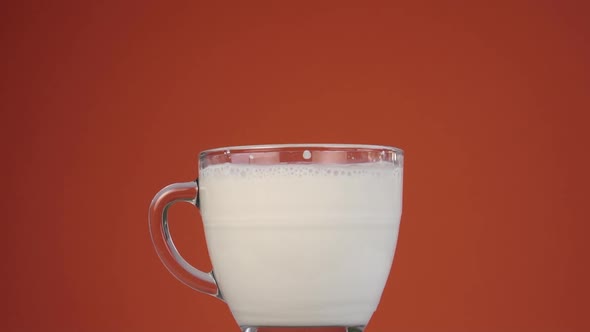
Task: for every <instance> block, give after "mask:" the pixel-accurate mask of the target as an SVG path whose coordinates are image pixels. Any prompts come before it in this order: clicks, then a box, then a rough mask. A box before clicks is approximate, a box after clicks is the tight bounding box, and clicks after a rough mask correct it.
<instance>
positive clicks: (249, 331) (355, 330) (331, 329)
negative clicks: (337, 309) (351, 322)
mask: <svg viewBox="0 0 590 332" xmlns="http://www.w3.org/2000/svg"><path fill="white" fill-rule="evenodd" d="M240 328H241V329H242V332H363V331H364V330H365V326H317V327H316V326H313V327H312V326H301V327H295V326H292V327H291V326H290V327H271V326H260V327H256V326H241V327H240Z"/></svg>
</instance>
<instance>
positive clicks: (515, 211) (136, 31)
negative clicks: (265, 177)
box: [0, 1, 590, 331]
mask: <svg viewBox="0 0 590 332" xmlns="http://www.w3.org/2000/svg"><path fill="white" fill-rule="evenodd" d="M212 2H214V1H208V2H204V1H203V2H184V3H174V4H173V3H170V2H164V1H162V2H159V3H157V4H156V3H154V2H148V1H143V2H140V1H119V2H117V1H112V2H110V3H103V2H98V1H96V2H95V1H72V2H59V1H39V2H27V1H22V2H15V3H13V4H8V3H6V2H4V3H3V4H2V5H0V6H2V8H1V10H0V13H1V14H0V15H1V16H2V17H1V22H0V25H1V30H0V31H1V35H0V36H1V39H0V40H1V43H2V46H1V50H2V51H1V54H0V57H1V58H2V61H1V66H2V73H1V74H0V77H1V90H0V93H1V95H0V96H1V104H0V106H1V111H2V121H1V126H2V128H1V129H2V130H1V134H0V135H1V143H0V144H1V145H0V147H1V148H2V150H1V151H2V166H1V167H2V173H1V174H2V183H3V186H2V211H3V223H2V235H3V236H2V241H1V243H2V244H1V245H2V248H3V249H2V258H3V261H2V267H1V268H2V283H0V287H1V288H0V290H1V292H2V293H1V294H2V295H1V296H0V299H1V300H0V301H1V304H2V305H3V309H2V313H1V315H2V316H1V317H2V323H1V325H2V326H1V327H0V329H2V330H3V331H33V330H37V331H41V330H42V331H163V330H167V331H195V330H201V329H202V330H211V331H237V330H238V328H237V326H236V324H235V322H234V321H233V319H232V318H231V315H230V312H229V310H228V309H227V307H226V306H225V305H224V304H223V303H221V302H219V301H216V300H214V299H213V298H211V297H208V296H205V295H202V294H198V293H196V292H193V291H191V290H190V289H188V288H187V287H185V286H184V285H182V284H181V283H179V282H178V281H176V280H175V279H174V278H173V277H172V276H171V275H170V274H169V273H168V272H167V271H166V270H165V268H164V266H163V265H162V264H161V263H160V262H159V260H158V258H157V257H156V254H155V252H154V250H153V248H152V245H151V242H150V239H149V234H148V227H147V208H148V205H149V203H150V201H151V198H152V197H153V195H154V194H155V193H156V192H157V191H158V190H159V189H160V188H161V187H163V186H165V185H167V184H169V183H171V182H179V181H189V180H192V179H194V178H195V177H196V176H197V170H196V169H197V159H196V157H197V153H198V152H199V151H201V150H204V149H207V148H213V147H220V146H226V145H236V144H257V143H304V142H337V143H374V144H386V145H395V146H399V147H401V148H403V149H405V150H406V171H405V183H404V184H405V191H404V213H403V217H402V226H401V233H400V240H399V246H398V250H397V253H396V259H395V262H394V266H393V270H392V273H391V276H390V280H389V282H388V285H387V287H386V289H385V292H384V294H383V298H382V301H381V304H380V306H379V309H378V310H377V312H376V313H375V315H374V317H373V319H372V321H371V323H370V325H369V328H368V329H367V330H368V331H589V330H590V318H589V316H588V315H587V314H588V311H587V310H588V308H589V307H590V304H589V299H590V286H589V284H588V280H590V272H589V251H590V245H589V244H588V243H589V242H588V240H587V237H588V234H589V232H590V227H589V226H588V223H589V222H590V214H589V213H588V202H587V198H588V188H589V185H590V181H589V176H588V171H589V169H590V162H589V160H590V157H589V155H588V146H589V143H590V135H589V133H588V132H589V128H588V125H589V124H590V121H589V120H590V116H589V115H588V112H589V111H590V102H589V91H590V41H589V37H590V23H588V22H590V21H589V20H588V15H589V11H588V5H585V4H584V2H583V1H579V2H572V1H529V2H522V1H511V2H505V3H499V2H487V1H486V2H468V1H465V2H461V3H459V2H453V3H450V2H447V3H446V4H442V2H439V1H430V2H423V1H418V2H411V4H408V3H401V2H400V3H396V2H393V1H392V2H383V3H377V2H371V3H369V2H356V3H352V2H342V1H339V2H337V3H336V2H324V1H321V2H306V1H292V2H287V1H275V2H264V3H263V2H252V1H248V2H242V3H241V4H235V3H234V4H229V3H226V2H215V3H216V5H211V4H210V3H212ZM171 218H172V220H173V226H172V227H173V232H174V234H175V236H176V238H177V242H178V244H179V247H180V249H181V251H182V252H184V253H185V255H186V256H187V258H188V259H189V260H190V261H191V262H193V263H194V264H195V265H197V266H200V267H202V268H208V267H210V263H209V261H208V258H207V255H206V247H205V245H204V243H203V241H204V237H203V234H202V226H201V225H200V222H199V220H200V219H199V215H198V212H197V210H196V209H194V208H191V207H190V206H188V205H187V206H179V207H175V208H174V209H173V211H172V216H171ZM195 243H197V244H195Z"/></svg>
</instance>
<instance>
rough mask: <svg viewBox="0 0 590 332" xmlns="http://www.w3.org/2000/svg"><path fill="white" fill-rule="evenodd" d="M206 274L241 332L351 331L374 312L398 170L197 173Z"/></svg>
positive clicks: (226, 167)
mask: <svg viewBox="0 0 590 332" xmlns="http://www.w3.org/2000/svg"><path fill="white" fill-rule="evenodd" d="M199 195H200V203H201V213H202V216H203V222H204V225H205V234H206V238H207V245H208V249H209V254H210V256H211V261H212V264H213V271H214V273H215V277H216V279H217V281H218V285H219V288H220V290H221V293H222V296H223V298H224V299H225V301H226V302H227V303H228V305H229V307H230V309H231V311H232V314H233V315H234V317H235V319H236V320H237V322H238V324H239V325H241V326H323V325H333V326H354V325H364V324H366V323H367V322H368V321H369V319H370V318H371V315H372V314H373V312H374V311H375V309H376V307H377V304H378V303H379V299H380V297H381V292H382V291H383V287H384V286H385V282H386V280H387V277H388V275H389V271H390V268H391V263H392V261H393V254H394V251H395V246H396V242H397V235H398V227H399V222H400V217H401V212H402V169H400V168H395V167H394V166H393V165H392V164H390V163H374V164H357V165H354V166H352V165H341V166H338V165H330V166H328V165H318V164H315V165H309V164H308V165H304V164H282V165H237V164H222V165H214V166H210V167H207V168H206V169H204V170H201V173H200V177H199Z"/></svg>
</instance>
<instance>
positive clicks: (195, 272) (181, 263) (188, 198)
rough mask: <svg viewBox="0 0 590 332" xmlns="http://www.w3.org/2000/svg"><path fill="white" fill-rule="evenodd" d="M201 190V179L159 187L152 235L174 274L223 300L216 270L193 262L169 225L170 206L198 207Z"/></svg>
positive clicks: (151, 221)
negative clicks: (183, 253)
mask: <svg viewBox="0 0 590 332" xmlns="http://www.w3.org/2000/svg"><path fill="white" fill-rule="evenodd" d="M198 193H199V185H198V179H197V180H196V181H193V182H183V183H174V184H171V185H169V186H166V187H165V188H163V189H162V190H160V192H158V193H157V194H156V196H155V197H154V199H153V200H152V203H151V205H150V211H149V227H150V234H151V237H152V242H153V244H154V248H156V252H157V253H158V256H159V257H160V260H162V263H163V264H164V266H166V268H167V269H168V271H170V273H172V275H174V276H175V277H176V278H177V279H178V280H180V281H182V282H183V283H184V284H186V285H187V286H189V287H190V288H192V289H194V290H197V291H199V292H203V293H205V294H209V295H213V296H215V297H217V298H219V299H221V294H220V292H219V288H218V287H217V282H216V281H215V278H214V276H213V271H211V272H209V273H207V272H203V271H201V270H199V269H197V268H195V267H193V266H192V265H190V264H189V263H188V262H187V261H186V260H185V259H184V258H183V257H182V256H181V255H180V253H179V252H178V250H177V249H176V246H175V245H174V242H173V241H172V236H171V235H170V230H169V228H168V208H170V206H172V205H173V204H174V203H176V202H187V203H191V204H193V205H195V206H198V203H197V202H198Z"/></svg>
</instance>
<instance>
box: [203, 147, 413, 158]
mask: <svg viewBox="0 0 590 332" xmlns="http://www.w3.org/2000/svg"><path fill="white" fill-rule="evenodd" d="M292 148H293V149H305V148H309V149H312V150H313V149H320V148H326V149H330V150H337V149H342V150H357V149H358V150H388V151H392V152H395V153H397V154H401V155H403V154H404V150H402V149H400V148H396V147H393V146H388V145H376V144H346V143H344V144H339V143H308V144H306V143H294V144H259V145H235V146H226V147H220V148H213V149H207V150H204V151H202V152H201V153H200V154H199V158H203V157H206V156H207V155H210V154H214V153H218V152H230V153H231V152H255V151H257V152H264V151H276V150H288V149H292Z"/></svg>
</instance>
